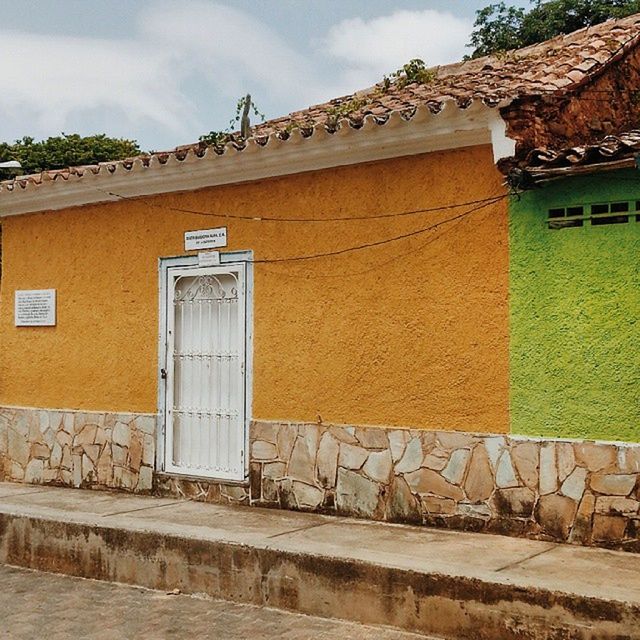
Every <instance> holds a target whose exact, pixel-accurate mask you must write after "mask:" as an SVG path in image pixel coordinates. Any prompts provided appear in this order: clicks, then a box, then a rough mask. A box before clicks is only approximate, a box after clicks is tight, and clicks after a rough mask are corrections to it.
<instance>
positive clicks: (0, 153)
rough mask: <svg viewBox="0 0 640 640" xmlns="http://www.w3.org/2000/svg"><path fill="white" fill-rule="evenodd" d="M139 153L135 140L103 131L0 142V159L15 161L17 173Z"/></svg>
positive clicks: (0, 173) (9, 172) (8, 172)
mask: <svg viewBox="0 0 640 640" xmlns="http://www.w3.org/2000/svg"><path fill="white" fill-rule="evenodd" d="M139 154H140V147H139V146H138V143H137V142H136V141H135V140H127V139H124V138H109V137H107V136H106V135H105V134H98V135H93V136H80V135H79V134H77V133H72V134H66V133H63V134H62V135H61V136H54V137H51V138H47V139H46V140H40V141H36V140H34V138H31V137H28V136H25V137H24V138H22V139H21V140H16V141H15V142H13V143H8V142H3V143H0V162H4V161H8V160H17V161H18V162H19V163H20V164H21V165H22V170H21V171H20V172H19V173H23V174H29V173H38V172H39V171H45V170H47V169H64V168H66V167H73V166H79V165H86V164H95V163H96V162H107V161H109V160H123V159H124V158H130V157H131V156H136V155H139ZM13 175H16V172H15V170H7V169H3V170H0V178H8V177H11V176H13Z"/></svg>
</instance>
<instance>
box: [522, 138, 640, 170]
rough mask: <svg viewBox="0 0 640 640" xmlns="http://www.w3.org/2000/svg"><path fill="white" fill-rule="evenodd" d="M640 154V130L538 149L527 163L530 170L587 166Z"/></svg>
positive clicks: (529, 156) (532, 153)
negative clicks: (583, 142) (590, 140)
mask: <svg viewBox="0 0 640 640" xmlns="http://www.w3.org/2000/svg"><path fill="white" fill-rule="evenodd" d="M637 154H640V130H638V129H636V130H633V131H627V132H625V133H620V134H618V135H615V136H613V135H611V136H606V137H605V138H602V139H601V140H599V141H597V142H594V143H593V144H587V145H583V146H579V147H568V148H566V149H560V150H559V151H555V150H552V149H534V150H533V151H531V152H530V153H529V155H528V156H527V159H526V161H525V162H524V163H523V164H525V165H526V166H527V170H530V171H534V172H535V170H539V169H542V170H545V169H557V168H570V167H586V166H590V165H594V164H602V163H612V162H617V161H619V160H627V159H633V158H634V157H635V156H636V155H637Z"/></svg>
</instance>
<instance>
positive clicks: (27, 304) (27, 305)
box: [15, 289, 56, 327]
mask: <svg viewBox="0 0 640 640" xmlns="http://www.w3.org/2000/svg"><path fill="white" fill-rule="evenodd" d="M15 324H16V327H55V325H56V290H55V289H33V290H30V291H16V296H15Z"/></svg>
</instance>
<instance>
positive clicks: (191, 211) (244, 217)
mask: <svg viewBox="0 0 640 640" xmlns="http://www.w3.org/2000/svg"><path fill="white" fill-rule="evenodd" d="M94 188H95V189H96V190H98V191H101V192H102V193H105V194H107V195H109V196H112V197H114V198H118V199H120V200H136V201H138V202H140V201H142V202H144V203H145V204H146V205H147V206H150V207H154V208H156V209H164V210H167V211H174V212H176V213H186V214H189V215H197V216H206V217H211V218H223V219H224V218H228V219H231V220H251V221H255V222H295V223H299V222H350V221H352V220H382V219H388V218H400V217H403V216H412V215H417V214H419V213H434V212H438V211H447V210H450V209H459V208H460V207H466V206H469V205H476V204H484V203H488V204H491V203H492V202H494V201H496V200H499V199H500V198H501V197H502V196H501V195H500V196H492V197H489V198H480V199H478V200H469V201H467V202H457V203H454V204H447V205H442V206H439V207H428V208H424V209H411V210H409V211H400V212H395V213H380V214H373V215H359V216H336V217H325V218H305V217H297V218H281V217H271V216H255V215H242V214H236V213H216V212H214V211H200V210H197V209H185V208H182V207H172V206H169V205H163V204H156V203H154V202H149V201H148V199H146V198H139V197H133V196H123V195H120V194H118V193H114V192H113V191H105V190H103V189H98V188H97V187H94Z"/></svg>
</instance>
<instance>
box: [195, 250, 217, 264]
mask: <svg viewBox="0 0 640 640" xmlns="http://www.w3.org/2000/svg"><path fill="white" fill-rule="evenodd" d="M219 264H220V252H219V251H202V252H201V253H199V254H198V266H199V267H214V266H217V265H219Z"/></svg>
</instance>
